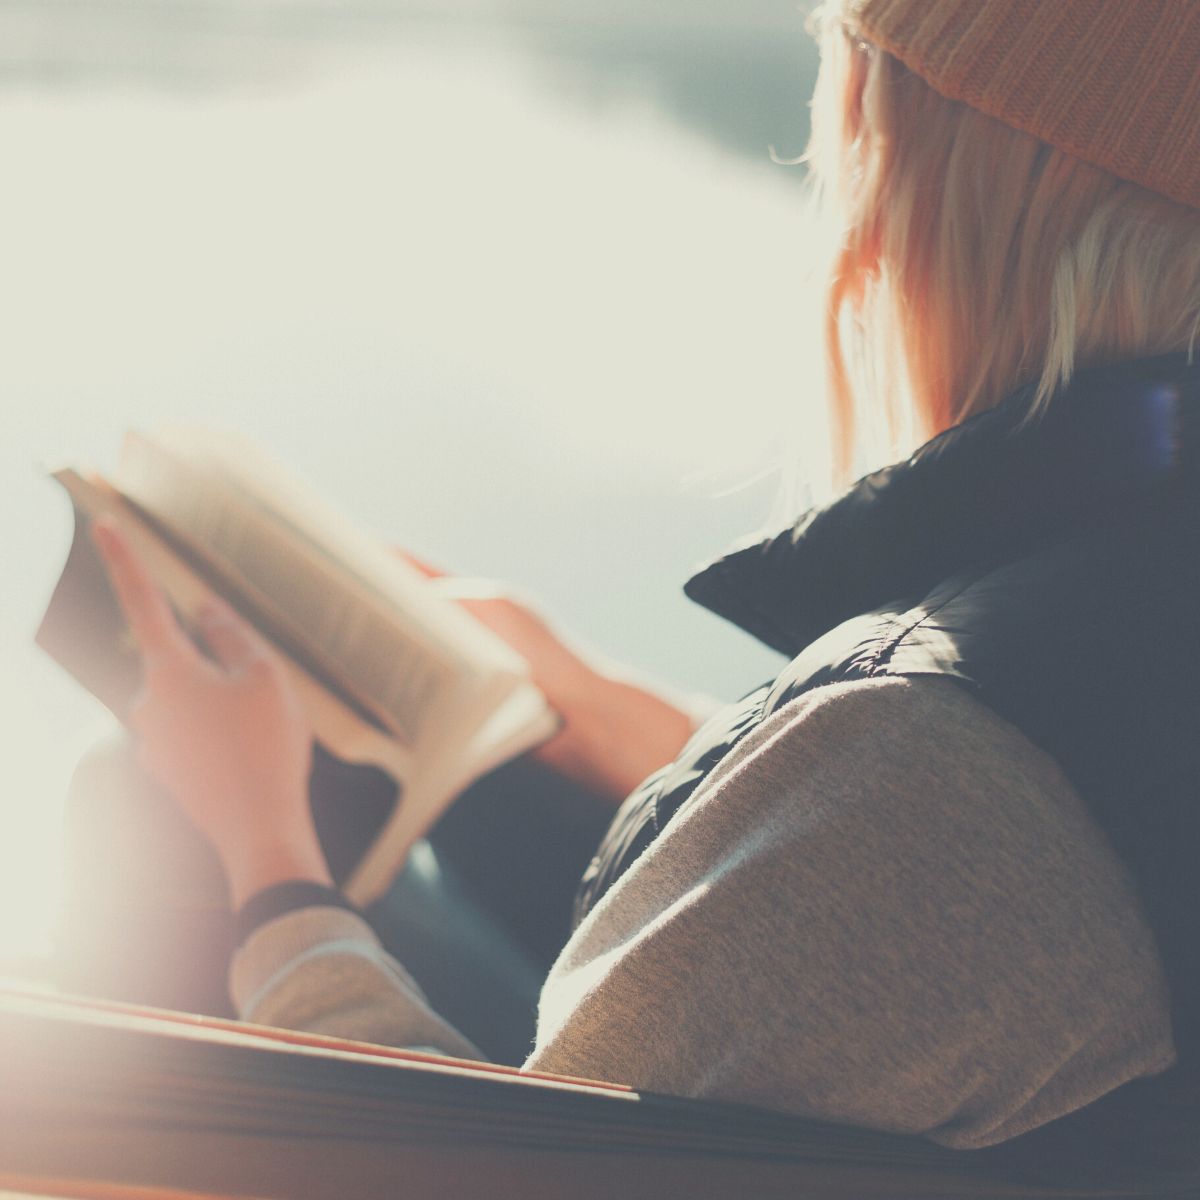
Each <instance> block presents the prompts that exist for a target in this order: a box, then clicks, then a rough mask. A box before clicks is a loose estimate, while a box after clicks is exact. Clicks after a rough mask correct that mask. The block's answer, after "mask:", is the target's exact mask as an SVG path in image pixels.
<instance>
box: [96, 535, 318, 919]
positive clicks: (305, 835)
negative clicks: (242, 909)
mask: <svg viewBox="0 0 1200 1200" xmlns="http://www.w3.org/2000/svg"><path fill="white" fill-rule="evenodd" d="M93 537H94V540H95V542H96V545H97V547H98V549H99V550H100V553H101V555H102V557H103V559H104V562H105V565H106V567H107V569H108V574H109V578H110V579H111V580H112V584H113V589H114V590H115V592H116V594H117V598H118V600H119V602H120V604H121V608H122V609H123V610H124V613H125V617H126V619H127V621H128V622H129V627H130V630H131V631H132V633H133V636H134V638H135V639H136V641H137V643H138V646H139V648H140V649H141V653H142V664H143V681H142V683H143V686H142V691H141V694H140V695H139V696H138V698H137V700H136V701H135V703H134V706H133V709H132V712H131V714H130V724H131V726H132V728H133V730H134V732H135V733H136V734H137V735H138V737H139V739H140V757H141V762H142V766H143V767H144V769H145V770H146V772H147V773H148V774H149V775H150V776H151V777H152V778H153V779H154V780H155V781H156V782H158V783H159V784H161V785H162V786H163V787H164V788H165V789H166V790H167V791H168V792H169V793H170V794H171V795H172V796H173V797H174V799H175V800H176V801H177V802H178V803H179V805H180V807H181V808H182V809H183V810H184V812H185V813H186V814H187V815H188V817H190V818H191V820H192V821H193V822H194V823H195V824H196V826H197V827H198V828H199V829H200V831H201V832H202V833H203V834H204V835H205V836H206V837H207V838H208V839H209V840H210V841H211V842H212V843H213V845H214V846H215V847H216V850H217V852H218V854H219V855H220V857H221V860H222V862H223V863H224V864H225V868H226V871H227V873H228V876H229V884H230V891H231V898H232V901H233V904H234V906H235V907H237V906H239V905H241V904H242V903H243V902H244V901H245V900H247V899H248V898H249V897H250V896H251V895H253V894H254V893H255V892H256V891H258V890H259V889H261V888H263V887H266V886H268V885H269V884H272V883H277V882H280V881H282V880H285V879H305V880H311V881H313V882H316V883H323V884H329V883H331V879H330V875H329V870H328V867H327V866H326V863H325V858H324V855H323V854H322V851H321V847H320V842H319V841H318V839H317V835H316V831H315V829H314V827H313V823H312V816H311V812H310V809H309V805H308V776H309V770H310V767H311V761H312V735H311V732H310V730H309V728H308V723H307V721H306V719H305V715H304V713H303V711H302V710H301V707H300V704H299V701H298V699H297V697H296V695H295V693H294V691H293V690H292V688H291V686H290V684H289V681H288V679H287V676H286V674H285V672H284V668H283V664H282V662H281V661H280V659H279V657H278V655H277V654H276V653H275V652H274V650H272V648H271V647H270V646H269V645H268V644H267V643H266V642H265V641H264V640H263V639H262V638H261V637H260V636H259V635H258V633H257V632H256V631H255V630H254V629H253V628H252V627H251V626H250V625H248V624H247V623H246V622H245V621H244V620H242V618H241V617H239V616H238V615H237V614H236V613H235V612H233V610H232V609H230V608H229V607H228V606H226V605H224V604H220V603H218V602H212V603H210V605H209V606H208V607H207V608H206V609H205V610H204V611H203V612H202V613H201V614H200V616H199V627H200V632H201V634H202V635H203V638H204V641H205V643H206V644H207V646H208V647H209V649H210V650H211V651H212V655H213V657H212V658H211V659H210V658H206V657H205V656H204V655H203V654H202V653H201V652H200V651H199V650H198V649H197V648H196V646H195V645H194V644H193V643H192V641H191V640H190V639H189V638H188V637H187V635H186V634H185V633H184V631H183V630H182V629H181V628H180V626H179V623H178V622H177V621H176V619H175V615H174V613H173V612H172V611H171V608H170V605H169V604H168V603H167V600H166V597H165V596H164V595H163V593H162V591H161V590H160V589H159V587H158V585H157V584H156V583H155V581H154V579H153V577H152V576H151V575H150V573H149V571H148V570H147V569H146V567H145V566H144V565H143V563H142V562H141V560H140V559H139V558H138V557H137V555H136V554H135V553H134V551H133V549H132V547H131V546H130V545H129V542H128V541H127V540H126V538H125V537H124V536H122V534H121V533H120V532H119V531H118V529H117V528H116V526H115V524H113V523H112V522H111V521H109V520H107V519H103V518H102V519H101V520H98V521H97V522H96V523H95V524H94V525H93Z"/></svg>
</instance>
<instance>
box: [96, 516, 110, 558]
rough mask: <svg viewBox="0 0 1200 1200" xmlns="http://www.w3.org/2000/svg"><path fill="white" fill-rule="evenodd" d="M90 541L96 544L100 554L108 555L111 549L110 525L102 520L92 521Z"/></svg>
mask: <svg viewBox="0 0 1200 1200" xmlns="http://www.w3.org/2000/svg"><path fill="white" fill-rule="evenodd" d="M92 541H93V542H95V543H96V546H97V547H98V548H99V550H100V551H101V553H103V554H108V553H109V552H110V551H111V550H112V549H113V529H112V525H111V524H110V523H109V522H108V521H105V520H104V519H103V518H101V519H99V520H96V521H93V522H92Z"/></svg>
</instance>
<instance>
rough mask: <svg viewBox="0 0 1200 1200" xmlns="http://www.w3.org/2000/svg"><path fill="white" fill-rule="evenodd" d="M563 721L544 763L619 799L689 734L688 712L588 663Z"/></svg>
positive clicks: (544, 754) (662, 763) (546, 749)
mask: <svg viewBox="0 0 1200 1200" xmlns="http://www.w3.org/2000/svg"><path fill="white" fill-rule="evenodd" d="M580 679H581V686H580V687H579V689H578V691H577V692H576V694H575V695H574V697H573V698H572V701H571V703H570V704H569V705H564V708H565V709H566V712H565V714H564V716H565V722H566V723H565V725H564V727H563V730H562V732H561V733H559V734H558V735H557V736H556V737H554V738H552V739H551V740H550V741H549V742H547V743H546V745H545V746H544V747H542V750H541V751H540V752H539V756H540V757H541V759H542V761H543V762H545V763H546V764H547V765H548V766H551V767H553V768H554V769H556V770H558V771H559V772H561V773H562V774H564V775H566V776H567V777H568V778H570V779H572V780H574V781H575V782H576V783H580V784H582V785H583V786H585V787H588V788H589V789H591V790H592V791H594V792H596V793H598V794H599V795H602V796H605V797H606V798H608V799H610V800H611V801H612V802H613V803H614V804H619V803H620V802H621V801H622V800H624V799H625V797H626V796H627V795H628V794H629V793H630V792H631V791H632V790H633V789H634V788H635V787H637V785H638V784H639V783H641V782H642V780H643V779H645V778H646V776H648V775H649V774H650V773H651V772H653V771H656V770H658V769H659V768H660V767H663V766H665V765H666V764H667V763H669V762H671V761H673V760H674V758H675V757H676V755H677V754H678V753H679V751H680V750H681V749H682V747H683V744H684V743H685V742H686V741H687V739H688V738H689V737H690V736H691V734H692V731H693V728H694V725H695V722H694V721H693V719H692V716H691V714H689V713H687V712H685V711H684V710H683V709H681V708H679V707H678V706H677V705H675V704H672V703H671V702H670V701H668V700H666V699H665V698H663V697H662V696H660V695H658V694H657V693H655V692H653V691H650V690H649V689H648V688H646V687H643V686H641V685H640V684H638V683H634V682H632V681H630V680H629V679H626V678H622V677H621V676H619V675H616V674H608V673H605V672H602V671H600V670H597V669H595V668H592V667H590V666H589V667H588V668H587V670H586V675H584V674H581V675H580Z"/></svg>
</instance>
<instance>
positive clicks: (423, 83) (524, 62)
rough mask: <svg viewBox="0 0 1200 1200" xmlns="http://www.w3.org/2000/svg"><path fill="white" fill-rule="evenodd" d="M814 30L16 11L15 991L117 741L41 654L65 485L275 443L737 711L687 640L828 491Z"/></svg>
mask: <svg viewBox="0 0 1200 1200" xmlns="http://www.w3.org/2000/svg"><path fill="white" fill-rule="evenodd" d="M815 59H816V56H815V49H814V47H813V46H812V45H811V42H810V40H809V39H808V37H807V35H806V34H805V32H804V20H803V13H802V12H801V11H800V8H799V7H798V6H797V5H796V3H795V2H794V0H725V2H717V0H426V2H424V3H422V2H420V0H336V2H334V0H121V2H119V3H118V2H117V0H111V2H110V0H77V2H72V0H8V2H3V0H0V162H3V164H4V175H3V186H2V188H0V214H2V224H0V338H2V352H0V405H2V406H3V416H4V428H5V434H6V436H5V437H4V438H3V439H2V440H0V522H2V523H3V545H4V558H5V562H6V564H7V572H6V577H7V578H6V583H5V586H4V589H3V592H2V593H0V647H2V651H3V660H4V663H5V666H6V670H5V673H4V676H3V684H2V685H0V726H2V728H3V730H4V737H5V744H6V746H7V749H8V756H7V757H8V767H9V777H8V780H7V781H6V783H5V785H4V787H3V788H0V960H4V959H9V958H12V957H13V956H19V955H27V954H37V953H40V952H42V951H44V950H45V948H46V946H47V939H48V937H49V934H50V929H51V920H52V915H53V906H54V902H55V896H56V894H57V888H58V878H57V872H58V862H57V841H58V826H59V820H60V810H61V801H62V796H63V792H64V789H65V787H66V784H67V781H68V779H69V776H70V772H71V768H72V765H73V763H74V761H75V760H76V759H77V757H78V755H79V753H80V752H81V751H82V749H83V748H84V747H86V746H87V744H88V743H89V741H90V740H92V739H93V738H94V737H95V736H96V735H97V732H98V730H101V729H103V728H104V725H105V720H104V714H103V713H102V712H101V711H100V710H99V709H98V706H96V705H95V704H94V703H93V702H92V701H91V700H90V699H89V698H88V697H87V696H86V695H85V694H84V693H83V692H82V691H81V690H80V689H79V688H78V687H77V685H75V684H74V682H73V681H72V680H71V679H70V678H69V677H67V676H66V675H65V674H63V673H62V672H61V671H60V670H59V669H58V668H57V667H56V666H55V665H54V664H53V663H52V662H50V661H49V660H47V659H45V658H44V657H43V656H41V655H40V653H39V652H38V651H37V650H36V649H35V648H34V647H33V645H32V636H33V633H34V631H35V629H36V627H37V624H38V621H39V618H40V616H41V611H42V608H43V606H44V604H45V602H46V600H47V598H48V596H49V594H50V591H51V589H52V587H53V585H54V582H55V580H56V578H57V573H58V571H59V568H60V567H61V565H62V561H63V559H64V557H65V554H66V549H67V546H68V544H69V541H70V532H71V529H70V509H69V506H68V504H67V502H66V499H65V497H64V496H63V495H62V494H60V493H59V492H58V490H57V488H56V487H55V486H54V485H53V484H52V483H51V482H50V481H49V480H47V479H46V477H45V472H46V470H47V469H48V468H50V467H53V466H55V465H59V464H62V463H64V462H71V463H76V464H78V463H83V464H87V465H91V466H94V467H98V468H100V469H101V470H103V469H104V468H105V467H111V466H112V465H113V464H114V462H115V459H116V455H117V449H118V446H119V443H120V436H121V433H122V431H123V430H124V429H125V428H127V427H129V426H136V427H143V428H146V427H150V428H152V427H153V426H155V425H156V424H160V423H164V422H168V421H172V420H178V419H187V420H202V421H206V422H211V423H214V424H218V425H224V426H229V427H232V428H235V429H238V430H241V431H242V432H244V433H247V434H250V435H251V436H253V437H255V438H256V439H258V440H260V441H261V442H263V443H264V444H265V445H266V446H268V447H270V448H271V449H272V450H273V451H274V452H275V453H276V454H277V455H278V456H279V457H280V458H281V459H283V460H284V461H286V462H287V463H289V464H290V465H291V466H292V467H293V468H294V469H295V470H296V471H298V472H299V473H300V474H302V475H303V476H306V477H307V478H308V479H310V480H311V481H312V482H313V483H314V484H315V485H316V486H317V487H318V488H319V489H320V490H321V491H322V492H323V493H324V494H326V495H327V496H329V497H331V498H333V499H334V500H336V501H337V502H338V503H339V504H340V505H342V506H343V507H344V508H346V509H348V510H350V511H351V512H353V513H354V514H355V515H356V516H357V517H358V518H359V519H360V520H361V521H362V522H363V523H364V524H366V525H368V526H370V527H371V528H373V529H375V530H376V531H378V532H379V533H380V534H381V535H382V536H383V537H385V538H387V539H388V540H389V541H393V542H397V543H402V544H404V545H406V546H408V547H409V548H411V549H412V550H413V551H415V552H416V553H418V554H420V555H422V556H424V557H426V558H428V559H430V560H431V561H433V562H436V563H439V564H441V565H443V566H445V567H447V568H448V569H451V570H456V571H460V572H464V573H468V574H483V575H489V576H496V577H500V578H505V579H509V580H512V581H514V582H516V583H518V584H520V585H522V586H523V587H524V588H525V589H527V590H528V591H530V592H532V593H533V594H535V595H538V596H540V597H541V598H542V600H543V602H544V605H545V607H546V608H547V610H548V611H549V612H551V613H552V614H554V615H555V616H557V617H558V619H559V620H560V622H561V624H562V625H563V626H564V627H566V628H568V629H572V630H575V631H577V632H578V633H579V634H580V635H581V636H582V637H583V639H584V640H585V641H586V642H588V643H590V644H591V645H592V646H594V647H596V648H597V649H599V650H600V651H602V652H604V653H606V654H609V655H612V656H614V657H616V658H620V659H623V660H625V661H628V662H630V663H634V664H636V665H637V666H639V667H641V668H643V669H644V670H646V671H647V672H649V673H651V674H652V675H655V676H657V677H659V678H661V679H663V680H664V681H667V682H669V683H672V684H675V685H677V686H680V687H683V688H686V689H694V690H700V691H705V692H708V693H710V694H713V695H715V696H718V697H726V698H733V697H734V696H736V695H738V694H740V693H741V692H743V691H745V690H746V689H747V688H749V687H751V686H753V685H754V684H756V683H757V682H759V681H760V680H761V679H762V678H764V677H766V676H767V675H768V674H770V673H772V671H773V670H774V669H775V667H776V665H777V664H776V660H775V658H774V656H773V655H771V654H770V653H768V652H767V651H765V650H764V649H762V648H761V647H759V646H757V645H756V644H755V643H754V642H752V641H751V640H750V639H749V638H748V637H746V636H745V635H743V634H741V633H739V632H738V631H736V630H734V629H732V628H730V627H728V626H725V625H723V624H722V623H721V622H719V621H718V620H717V619H716V618H714V617H712V616H710V615H708V614H706V613H704V612H702V611H700V610H698V609H696V608H695V607H694V606H692V605H690V604H689V602H687V601H686V600H685V599H684V598H683V596H682V593H681V591H680V585H681V584H682V582H683V580H684V579H685V578H686V577H687V576H688V574H689V573H690V572H691V571H692V570H694V569H695V567H696V566H698V565H699V564H700V563H701V562H703V561H704V560H705V559H706V558H708V557H711V556H712V555H714V554H716V553H718V552H719V551H720V550H721V549H722V548H723V547H725V546H726V545H727V544H728V543H729V542H730V541H731V540H733V539H735V538H737V537H739V536H741V535H744V534H746V533H748V532H749V531H751V530H753V529H755V528H756V527H760V526H761V525H762V524H763V523H764V521H765V520H767V518H768V514H769V513H770V511H771V508H772V502H773V499H774V497H775V494H776V489H777V485H778V479H777V475H776V473H775V468H776V467H777V466H778V465H779V463H780V462H781V461H783V460H794V461H798V462H799V463H800V464H801V471H800V474H801V478H802V479H807V480H810V481H811V482H812V483H813V485H814V486H815V487H817V488H818V489H820V488H821V487H822V486H823V485H824V480H823V471H824V464H825V462H826V458H827V456H826V453H825V430H824V424H823V418H822V414H821V411H820V404H819V385H818V371H817V367H816V363H815V360H814V357H813V352H812V349H811V344H812V339H811V336H810V331H811V328H812V326H813V318H812V311H811V298H810V295H809V290H808V289H807V288H806V287H805V284H804V281H803V278H802V264H803V259H804V249H805V246H804V240H805V232H804V230H805V227H804V221H803V217H802V212H801V206H802V188H801V186H800V184H801V181H802V168H800V167H798V166H794V165H793V166H787V165H782V163H781V162H780V161H779V160H786V159H789V158H794V157H795V156H796V155H798V154H799V153H800V152H801V150H802V149H803V146H804V144H805V140H806V136H807V120H808V109H807V100H808V96H809V94H810V92H811V88H812V82H813V77H814V74H815V66H816V61H815Z"/></svg>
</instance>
